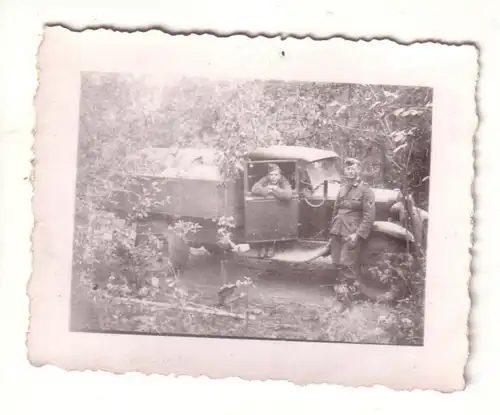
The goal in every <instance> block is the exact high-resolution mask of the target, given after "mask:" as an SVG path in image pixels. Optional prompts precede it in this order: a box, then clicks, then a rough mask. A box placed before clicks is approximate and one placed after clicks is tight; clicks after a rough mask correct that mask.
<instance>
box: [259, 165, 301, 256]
mask: <svg viewBox="0 0 500 415" xmlns="http://www.w3.org/2000/svg"><path fill="white" fill-rule="evenodd" d="M252 194H253V195H254V196H261V197H267V196H274V197H275V198H276V199H279V200H289V199H290V198H291V197H292V186H291V185H290V182H289V181H288V180H287V179H286V177H284V176H283V175H282V174H281V169H280V168H279V166H278V165H277V164H274V163H270V164H269V166H268V174H267V175H266V176H264V177H262V178H261V179H260V180H259V181H258V182H257V183H255V184H254V185H253V186H252ZM274 254H275V242H270V243H263V244H261V246H260V248H259V257H260V258H265V257H267V258H272V257H273V256H274Z"/></svg>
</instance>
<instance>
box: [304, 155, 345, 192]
mask: <svg viewBox="0 0 500 415" xmlns="http://www.w3.org/2000/svg"><path fill="white" fill-rule="evenodd" d="M307 173H308V176H309V180H310V181H311V186H312V188H313V189H314V188H316V187H318V186H321V185H322V184H323V181H324V180H328V181H330V182H340V174H339V171H338V168H337V160H336V159H334V158H329V159H324V160H318V161H314V162H312V163H309V164H308V165H307Z"/></svg>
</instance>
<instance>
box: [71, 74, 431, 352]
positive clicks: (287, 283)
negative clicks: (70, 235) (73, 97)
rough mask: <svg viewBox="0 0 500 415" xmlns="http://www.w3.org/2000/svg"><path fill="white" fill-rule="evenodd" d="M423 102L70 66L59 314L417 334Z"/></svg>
mask: <svg viewBox="0 0 500 415" xmlns="http://www.w3.org/2000/svg"><path fill="white" fill-rule="evenodd" d="M432 109H433V91H432V88H428V87H420V86H419V87H415V86H399V85H398V86H395V85H371V84H355V83H318V82H294V81H279V80H263V79H226V80H209V79H205V78H203V77H180V78H178V79H166V78H162V77H161V76H148V75H142V76H138V75H134V74H130V73H104V72H85V73H82V74H81V97H80V114H79V117H80V118H79V134H78V140H79V143H78V167H77V181H76V205H75V233H74V250H73V276H72V278H73V281H72V293H71V294H72V296H71V330H75V331H100V332H113V333H117V332H118V333H119V332H126V333H151V334H165V335H194V336H217V337H240V338H245V337H249V338H258V339H283V340H303V341H325V342H350V343H353V342H354V343H375V344H394V345H413V346H420V345H422V344H423V336H424V317H425V316H424V315H425V313H424V298H425V295H424V293H425V273H426V229H427V226H428V221H429V214H428V204H429V184H430V182H431V180H432V175H431V171H430V155H431V135H432Z"/></svg>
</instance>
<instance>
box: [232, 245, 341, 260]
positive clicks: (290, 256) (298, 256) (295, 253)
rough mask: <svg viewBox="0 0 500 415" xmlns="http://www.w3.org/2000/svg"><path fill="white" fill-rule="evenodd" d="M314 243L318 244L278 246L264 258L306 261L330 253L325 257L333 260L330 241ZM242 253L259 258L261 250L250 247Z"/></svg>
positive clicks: (245, 255) (248, 256)
mask: <svg viewBox="0 0 500 415" xmlns="http://www.w3.org/2000/svg"><path fill="white" fill-rule="evenodd" d="M314 245H316V246H314V247H311V246H304V245H302V244H300V243H298V244H295V245H293V246H287V247H285V248H280V247H276V252H275V254H274V256H273V257H272V258H263V259H266V260H272V261H278V262H290V263H305V262H311V261H314V260H315V259H318V258H321V257H325V256H327V255H328V258H325V259H326V260H329V261H331V260H330V258H329V252H330V246H329V244H328V243H321V244H314ZM318 245H319V246H318ZM240 255H242V256H244V257H247V258H259V250H258V249H250V250H248V251H246V252H244V253H240ZM259 259H260V258H259Z"/></svg>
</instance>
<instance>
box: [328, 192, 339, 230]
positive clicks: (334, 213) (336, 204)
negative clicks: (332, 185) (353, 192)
mask: <svg viewBox="0 0 500 415" xmlns="http://www.w3.org/2000/svg"><path fill="white" fill-rule="evenodd" d="M341 189H342V187H340V188H339V191H338V192H337V195H336V196H335V199H334V201H333V206H332V218H331V219H330V228H331V227H332V225H333V219H334V218H335V216H337V214H338V213H339V200H340V190H341Z"/></svg>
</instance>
